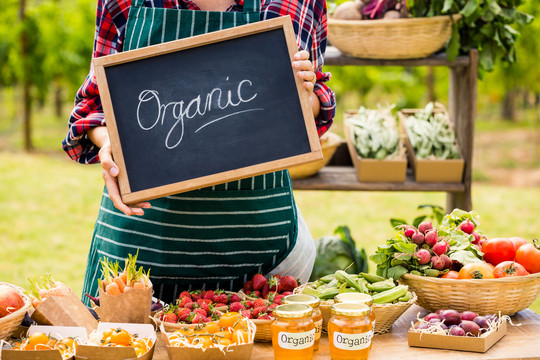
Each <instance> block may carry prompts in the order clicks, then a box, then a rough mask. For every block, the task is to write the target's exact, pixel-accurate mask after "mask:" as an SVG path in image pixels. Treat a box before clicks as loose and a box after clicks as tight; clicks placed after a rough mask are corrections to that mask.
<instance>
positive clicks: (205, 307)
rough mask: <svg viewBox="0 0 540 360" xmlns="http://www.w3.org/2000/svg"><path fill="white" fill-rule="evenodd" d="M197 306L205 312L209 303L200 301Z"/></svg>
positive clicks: (208, 307) (208, 309)
mask: <svg viewBox="0 0 540 360" xmlns="http://www.w3.org/2000/svg"><path fill="white" fill-rule="evenodd" d="M199 308H200V309H203V310H204V311H206V312H209V311H210V303H207V302H201V303H200V304H199Z"/></svg>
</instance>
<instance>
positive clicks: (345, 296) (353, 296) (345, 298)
mask: <svg viewBox="0 0 540 360" xmlns="http://www.w3.org/2000/svg"><path fill="white" fill-rule="evenodd" d="M334 301H335V302H336V303H360V304H366V305H367V306H371V305H373V298H372V297H371V295H369V294H362V293H341V294H338V295H336V296H335V297H334Z"/></svg>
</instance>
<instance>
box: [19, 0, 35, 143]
mask: <svg viewBox="0 0 540 360" xmlns="http://www.w3.org/2000/svg"><path fill="white" fill-rule="evenodd" d="M25 20H26V0H19V21H20V22H21V24H24V22H25ZM20 39H21V59H22V62H23V71H24V75H23V81H22V103H23V123H24V148H25V150H26V151H30V150H32V149H33V148H34V146H33V145H32V126H31V120H32V99H31V97H30V86H31V84H30V69H28V67H29V66H28V65H29V62H28V59H27V57H28V52H29V51H28V34H27V33H26V31H25V30H23V31H21V38H20Z"/></svg>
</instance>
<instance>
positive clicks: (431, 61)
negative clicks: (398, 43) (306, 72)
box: [324, 46, 471, 68]
mask: <svg viewBox="0 0 540 360" xmlns="http://www.w3.org/2000/svg"><path fill="white" fill-rule="evenodd" d="M324 59H325V60H324V63H325V65H356V66H447V67H450V68H452V67H460V66H469V65H470V63H471V59H470V57H469V56H458V57H457V58H456V60H454V61H449V60H448V59H446V54H444V53H443V54H436V55H432V56H430V57H427V58H422V59H395V60H380V59H360V58H356V57H353V56H347V55H344V54H343V53H341V51H339V50H338V49H337V48H336V47H334V46H329V47H327V48H326V55H325V58H324Z"/></svg>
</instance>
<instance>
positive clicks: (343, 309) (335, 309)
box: [330, 303, 371, 316]
mask: <svg viewBox="0 0 540 360" xmlns="http://www.w3.org/2000/svg"><path fill="white" fill-rule="evenodd" d="M370 311H371V309H370V308H369V306H367V305H365V304H360V303H337V304H333V305H332V306H331V307H330V312H331V313H332V315H343V316H368V315H369V312H370Z"/></svg>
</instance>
